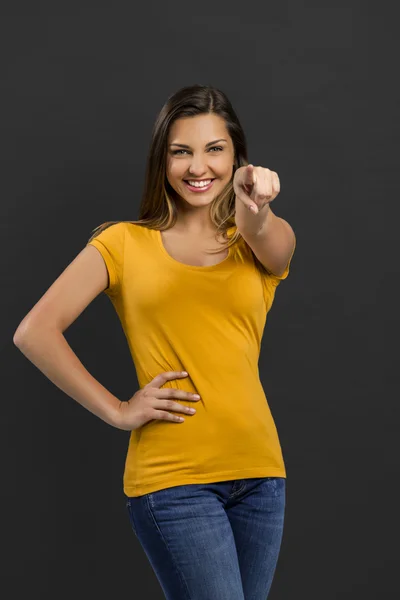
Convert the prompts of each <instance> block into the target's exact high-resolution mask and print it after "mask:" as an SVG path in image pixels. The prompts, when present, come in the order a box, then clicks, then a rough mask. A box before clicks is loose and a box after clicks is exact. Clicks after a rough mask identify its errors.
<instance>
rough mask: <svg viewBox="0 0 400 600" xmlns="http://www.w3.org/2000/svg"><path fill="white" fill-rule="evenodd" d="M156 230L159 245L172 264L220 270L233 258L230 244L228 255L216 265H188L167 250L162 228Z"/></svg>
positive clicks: (199, 269)
mask: <svg viewBox="0 0 400 600" xmlns="http://www.w3.org/2000/svg"><path fill="white" fill-rule="evenodd" d="M154 231H155V234H156V238H157V242H158V245H159V248H160V250H161V252H162V254H163V255H164V256H165V258H167V260H168V261H169V262H170V263H171V264H174V265H176V266H177V267H178V268H180V269H186V270H190V271H216V270H218V269H220V268H223V267H225V265H226V264H227V263H228V261H229V260H230V258H231V255H232V246H229V248H228V255H227V256H226V257H225V258H224V259H223V260H221V261H220V262H218V263H217V264H215V265H205V266H202V265H188V264H186V263H183V262H180V261H179V260H176V259H175V258H173V256H171V255H170V254H169V253H168V252H167V250H166V248H165V246H164V243H163V240H162V236H161V230H160V229H155V230H154Z"/></svg>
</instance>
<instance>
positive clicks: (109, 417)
mask: <svg viewBox="0 0 400 600" xmlns="http://www.w3.org/2000/svg"><path fill="white" fill-rule="evenodd" d="M107 286H108V271H107V267H106V265H105V262H104V259H103V257H102V256H101V254H100V252H99V251H98V250H97V248H95V247H94V246H90V245H88V246H86V247H85V248H84V249H83V250H82V251H81V252H80V253H79V254H78V256H77V257H76V258H75V259H74V260H73V261H72V262H71V263H70V264H69V265H68V266H67V268H66V269H65V270H64V271H63V273H61V275H60V276H59V277H58V279H56V281H55V282H54V283H53V284H52V285H51V287H50V288H49V289H48V290H47V292H46V293H45V294H44V295H43V296H42V298H40V300H39V301H38V302H37V303H36V304H35V306H34V307H33V308H32V310H31V311H30V312H29V313H28V314H27V315H26V316H25V317H24V319H23V320H22V321H21V323H20V324H19V326H18V328H17V330H16V332H15V334H14V338H13V341H14V344H15V345H16V346H17V347H18V348H19V350H21V352H22V354H24V355H25V356H26V358H28V360H30V361H31V362H32V363H33V364H34V365H35V366H36V367H37V368H38V369H39V370H40V371H42V373H43V374H44V375H46V377H47V378H48V379H50V381H52V382H53V383H54V384H55V385H56V386H57V387H58V388H60V389H61V390H62V391H63V392H65V393H66V394H67V395H68V396H70V397H71V398H73V399H74V400H76V401H77V402H79V404H81V405H82V406H83V407H84V408H86V409H87V410H89V411H90V412H91V413H93V414H94V415H96V416H97V417H99V418H100V419H102V420H103V421H105V422H106V423H108V424H109V425H112V426H114V427H117V428H119V424H120V419H121V412H122V411H121V410H120V406H121V401H120V400H119V399H118V398H116V396H114V395H113V394H111V392H109V391H108V390H107V389H106V388H105V387H104V386H103V385H101V383H99V382H98V381H97V380H96V379H95V378H94V377H92V375H91V374H90V373H89V372H88V371H87V370H86V369H85V367H84V366H83V364H82V363H81V361H80V360H79V359H78V357H77V355H76V354H75V353H74V352H73V350H72V348H71V346H70V345H69V344H68V342H67V340H66V339H65V337H64V335H63V332H64V331H65V330H66V329H67V328H68V327H69V326H70V325H71V324H72V323H73V322H74V321H75V320H76V319H77V318H78V316H79V315H80V314H81V313H82V312H83V311H84V310H85V308H86V307H87V306H88V305H89V304H90V302H92V300H94V298H96V296H98V295H99V294H100V292H102V291H103V290H104V289H106V287H107Z"/></svg>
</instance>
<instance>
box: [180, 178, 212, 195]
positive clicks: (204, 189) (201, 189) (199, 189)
mask: <svg viewBox="0 0 400 600" xmlns="http://www.w3.org/2000/svg"><path fill="white" fill-rule="evenodd" d="M192 181H207V180H204V179H197V180H196V179H192ZM214 181H215V179H212V180H211V183H210V185H206V186H205V187H193V186H191V185H189V184H188V182H187V181H185V180H183V183H184V184H185V186H186V187H187V188H188V190H189V191H190V192H194V193H195V194H199V193H201V192H207V191H208V190H209V189H211V188H212V186H213V184H214Z"/></svg>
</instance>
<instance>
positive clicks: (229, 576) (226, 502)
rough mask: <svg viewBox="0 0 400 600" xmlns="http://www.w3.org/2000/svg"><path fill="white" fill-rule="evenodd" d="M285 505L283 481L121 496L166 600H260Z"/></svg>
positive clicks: (260, 479) (267, 479)
mask: <svg viewBox="0 0 400 600" xmlns="http://www.w3.org/2000/svg"><path fill="white" fill-rule="evenodd" d="M285 504H286V479H285V478H283V477H257V478H253V479H236V480H231V481H222V482H217V483H200V484H188V485H179V486H175V487H171V488H166V489H163V490H159V491H157V492H152V493H149V494H144V495H143V496H138V497H135V498H133V497H132V498H131V497H127V499H126V507H127V509H128V514H129V519H130V523H131V526H132V529H133V531H134V533H135V535H136V537H137V538H138V540H139V542H140V544H141V546H142V548H143V550H144V551H145V553H146V555H147V558H148V559H149V561H150V564H151V566H152V568H153V570H154V572H155V574H156V576H157V579H158V581H159V583H160V585H161V587H162V589H163V592H164V594H165V597H166V598H167V600H266V598H267V596H268V593H269V590H270V587H271V584H272V580H273V576H274V573H275V567H276V564H277V561H278V556H279V551H280V546H281V540H282V535H283V522H284V513H285Z"/></svg>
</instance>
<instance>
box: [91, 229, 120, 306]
mask: <svg viewBox="0 0 400 600" xmlns="http://www.w3.org/2000/svg"><path fill="white" fill-rule="evenodd" d="M86 245H87V246H89V245H90V246H94V247H95V248H97V250H98V251H99V252H100V254H101V255H102V257H103V260H104V262H105V264H106V267H107V272H108V286H107V288H106V289H105V290H103V291H104V293H105V294H107V296H116V295H117V294H118V293H119V291H120V289H121V284H122V276H123V267H124V245H125V223H123V222H120V223H114V224H113V225H109V226H108V227H106V228H105V229H103V231H101V232H100V233H99V234H97V235H95V237H94V238H93V239H92V240H90V242H88V243H87V244H86Z"/></svg>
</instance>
